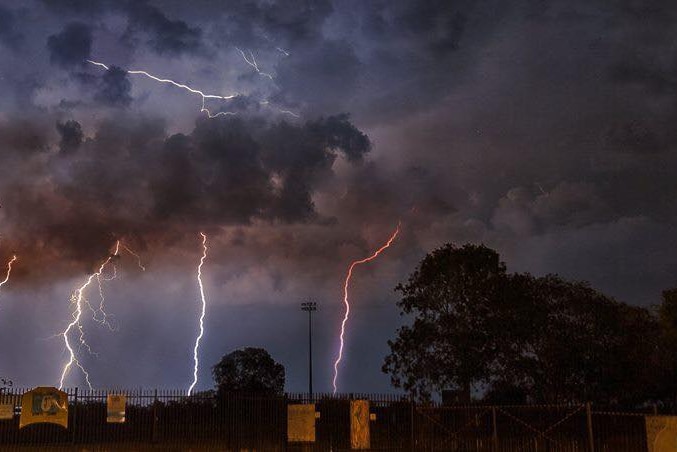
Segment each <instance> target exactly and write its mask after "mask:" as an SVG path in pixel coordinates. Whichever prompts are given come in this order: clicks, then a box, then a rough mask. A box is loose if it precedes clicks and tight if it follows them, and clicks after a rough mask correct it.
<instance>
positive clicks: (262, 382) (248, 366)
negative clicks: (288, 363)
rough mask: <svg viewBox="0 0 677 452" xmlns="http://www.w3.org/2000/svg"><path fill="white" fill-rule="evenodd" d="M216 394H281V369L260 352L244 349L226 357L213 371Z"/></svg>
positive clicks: (249, 348)
mask: <svg viewBox="0 0 677 452" xmlns="http://www.w3.org/2000/svg"><path fill="white" fill-rule="evenodd" d="M212 374H213V375H214V381H215V383H216V387H217V391H218V392H219V393H221V394H222V393H226V392H246V393H265V394H282V393H283V392H284V379H285V372H284V366H283V365H282V364H280V363H277V362H275V360H274V359H273V358H272V357H271V356H270V354H269V353H268V352H267V351H266V350H264V349H262V348H252V347H247V348H243V349H241V350H235V351H234V352H232V353H229V354H227V355H225V356H223V358H221V360H220V361H219V362H218V363H217V364H216V365H215V366H214V367H213V368H212Z"/></svg>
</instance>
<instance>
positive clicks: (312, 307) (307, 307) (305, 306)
mask: <svg viewBox="0 0 677 452" xmlns="http://www.w3.org/2000/svg"><path fill="white" fill-rule="evenodd" d="M301 310H302V311H308V397H309V398H310V399H312V398H313V327H312V324H313V312H314V311H317V303H315V302H313V301H308V302H304V303H301Z"/></svg>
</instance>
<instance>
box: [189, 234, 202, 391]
mask: <svg viewBox="0 0 677 452" xmlns="http://www.w3.org/2000/svg"><path fill="white" fill-rule="evenodd" d="M200 235H201V236H202V257H201V258H200V265H198V266H197V282H198V285H199V286H200V300H201V301H202V312H201V313H200V333H199V334H198V335H197V338H196V339H195V347H194V348H193V383H192V384H191V385H190V387H189V388H188V395H190V394H191V393H192V392H193V388H194V387H195V385H196V384H197V371H198V368H199V367H200V360H199V357H198V351H199V348H200V339H202V336H203V335H204V332H205V330H204V319H205V313H206V310H207V302H206V299H205V289H204V285H203V284H202V266H203V265H204V263H205V259H206V258H207V236H206V235H205V234H204V233H202V232H200Z"/></svg>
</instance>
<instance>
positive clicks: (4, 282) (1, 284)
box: [0, 255, 17, 287]
mask: <svg viewBox="0 0 677 452" xmlns="http://www.w3.org/2000/svg"><path fill="white" fill-rule="evenodd" d="M16 260H17V257H16V255H14V256H12V258H11V259H10V260H9V262H7V273H6V274H5V279H3V280H2V281H0V287H2V286H4V285H5V284H7V281H9V275H10V274H11V273H12V264H13V263H14V262H16Z"/></svg>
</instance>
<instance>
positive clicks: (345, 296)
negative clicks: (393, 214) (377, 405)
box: [332, 223, 400, 394]
mask: <svg viewBox="0 0 677 452" xmlns="http://www.w3.org/2000/svg"><path fill="white" fill-rule="evenodd" d="M399 233H400V224H399V223H398V225H397V228H396V229H395V232H393V234H392V235H391V236H390V238H389V239H388V241H387V242H386V243H385V244H384V245H383V246H381V247H380V248H379V249H377V250H376V251H375V252H374V253H373V254H372V255H371V256H369V257H365V258H364V259H360V260H357V261H354V262H353V263H351V264H350V267H348V274H347V275H346V279H345V282H344V284H343V304H344V305H345V307H346V313H345V315H344V316H343V321H342V322H341V335H340V342H341V345H340V347H339V352H338V356H337V358H336V361H335V362H334V379H333V381H332V385H333V387H334V394H336V390H337V387H336V380H337V379H338V366H339V364H340V363H341V359H342V358H343V336H344V334H345V331H346V323H347V322H348V317H349V315H350V303H349V302H348V287H349V285H350V279H351V278H352V277H353V270H354V269H355V267H357V266H358V265H362V264H366V263H367V262H370V261H372V260H374V259H376V258H377V257H378V255H379V254H381V253H382V252H383V251H385V250H386V249H387V248H389V247H390V245H391V244H392V243H393V241H394V240H395V239H396V238H397V235H398V234H399Z"/></svg>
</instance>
